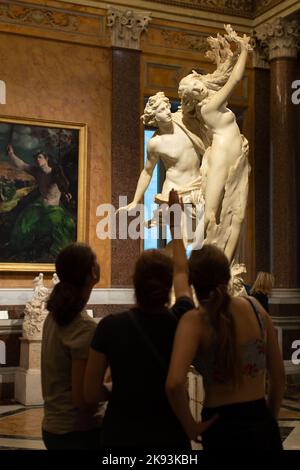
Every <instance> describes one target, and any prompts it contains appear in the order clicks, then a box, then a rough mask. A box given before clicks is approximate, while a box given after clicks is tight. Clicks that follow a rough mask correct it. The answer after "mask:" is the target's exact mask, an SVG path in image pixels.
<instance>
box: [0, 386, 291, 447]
mask: <svg viewBox="0 0 300 470" xmlns="http://www.w3.org/2000/svg"><path fill="white" fill-rule="evenodd" d="M42 417H43V408H42V407H41V406H29V407H24V406H22V405H19V404H15V403H14V404H12V403H11V404H9V403H8V404H5V405H0V450H8V449H9V450H17V449H19V450H21V449H33V450H34V449H45V447H44V444H43V441H42V438H41V421H42ZM279 425H280V431H281V436H282V440H283V446H284V448H285V449H286V450H300V394H299V395H294V396H291V397H287V398H285V399H284V402H283V406H282V408H281V411H280V416H279Z"/></svg>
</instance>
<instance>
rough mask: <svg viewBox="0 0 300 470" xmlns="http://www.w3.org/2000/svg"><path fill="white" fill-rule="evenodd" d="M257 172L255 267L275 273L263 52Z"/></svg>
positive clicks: (257, 69)
mask: <svg viewBox="0 0 300 470" xmlns="http://www.w3.org/2000/svg"><path fill="white" fill-rule="evenodd" d="M253 68H254V100H253V114H252V116H253V126H254V139H253V143H252V148H253V160H254V165H253V172H252V178H254V194H255V196H254V197H255V267H256V272H258V271H271V266H270V264H271V261H270V249H269V247H270V196H271V195H270V129H269V125H268V123H269V119H270V66H269V63H268V61H267V60H266V57H265V55H264V54H263V51H261V50H260V49H259V47H256V48H255V49H254V53H253Z"/></svg>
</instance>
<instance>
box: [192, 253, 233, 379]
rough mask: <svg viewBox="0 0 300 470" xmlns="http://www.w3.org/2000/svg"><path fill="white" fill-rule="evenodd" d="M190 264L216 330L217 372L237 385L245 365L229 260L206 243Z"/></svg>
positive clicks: (197, 288)
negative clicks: (234, 312)
mask: <svg viewBox="0 0 300 470" xmlns="http://www.w3.org/2000/svg"><path fill="white" fill-rule="evenodd" d="M189 264H190V278H191V279H190V280H191V283H192V284H193V286H194V289H195V292H196V295H197V298H198V300H199V302H200V304H201V305H202V306H203V307H204V308H205V309H206V311H207V313H208V315H209V318H210V321H211V326H212V328H213V330H214V333H215V338H214V339H215V341H214V344H215V348H214V351H215V356H214V359H215V364H214V367H215V372H216V374H217V375H218V379H220V380H221V381H223V382H231V383H232V384H233V385H237V384H238V383H239V382H240V380H241V365H240V358H239V354H238V347H237V339H236V328H235V323H234V320H233V317H232V314H231V312H230V310H229V308H228V307H229V302H230V295H229V294H228V283H229V280H230V267H229V263H228V260H227V258H226V256H225V255H224V253H223V252H222V251H221V250H219V249H218V248H216V247H215V246H213V245H204V247H203V248H202V249H201V250H195V251H193V252H192V255H191V257H190V261H189Z"/></svg>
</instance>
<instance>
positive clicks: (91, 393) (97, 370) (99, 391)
mask: <svg viewBox="0 0 300 470" xmlns="http://www.w3.org/2000/svg"><path fill="white" fill-rule="evenodd" d="M107 366H108V362H107V358H106V356H105V354H102V353H100V352H97V351H95V350H94V349H92V348H90V351H89V357H88V361H87V366H86V371H85V377H84V399H85V401H86V402H87V403H90V404H96V403H99V401H106V400H108V398H109V392H108V390H107V388H106V387H105V385H104V383H103V382H104V377H105V373H106V370H107Z"/></svg>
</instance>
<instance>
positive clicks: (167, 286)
mask: <svg viewBox="0 0 300 470" xmlns="http://www.w3.org/2000/svg"><path fill="white" fill-rule="evenodd" d="M172 282H173V263H172V260H171V258H169V256H167V255H165V254H164V253H162V252H161V251H159V250H147V251H145V252H144V253H143V254H142V255H141V256H140V257H139V259H138V260H137V262H136V265H135V271H134V276H133V284H134V289H135V297H136V301H137V304H138V306H139V307H141V308H142V309H145V310H149V309H155V310H158V309H162V308H163V307H164V306H165V305H167V303H168V301H169V295H170V291H171V288H172Z"/></svg>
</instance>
